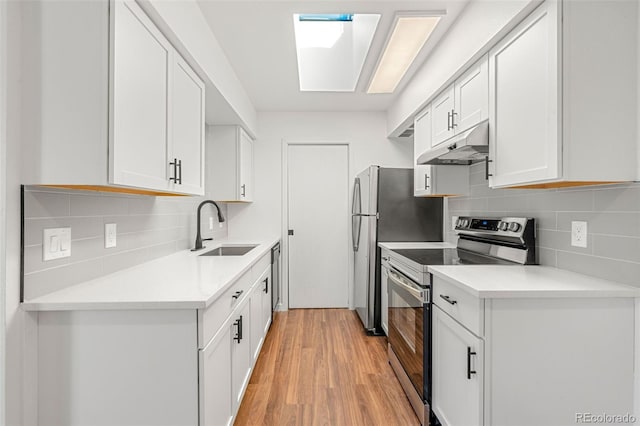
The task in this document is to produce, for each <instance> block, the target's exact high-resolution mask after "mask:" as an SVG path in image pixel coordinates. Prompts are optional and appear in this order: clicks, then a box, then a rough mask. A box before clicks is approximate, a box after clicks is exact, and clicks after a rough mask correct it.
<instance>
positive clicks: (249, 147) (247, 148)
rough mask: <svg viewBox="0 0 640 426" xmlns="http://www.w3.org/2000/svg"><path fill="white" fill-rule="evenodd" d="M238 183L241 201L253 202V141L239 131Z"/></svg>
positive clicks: (243, 132)
mask: <svg viewBox="0 0 640 426" xmlns="http://www.w3.org/2000/svg"><path fill="white" fill-rule="evenodd" d="M239 143H240V160H239V163H238V167H239V181H240V188H239V191H240V197H239V199H240V200H241V201H252V200H253V141H252V140H251V138H249V135H247V134H246V133H245V131H244V130H242V129H240V141H239Z"/></svg>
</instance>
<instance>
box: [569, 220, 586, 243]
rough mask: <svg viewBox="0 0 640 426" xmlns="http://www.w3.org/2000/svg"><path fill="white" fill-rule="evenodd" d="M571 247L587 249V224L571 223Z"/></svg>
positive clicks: (580, 222)
mask: <svg viewBox="0 0 640 426" xmlns="http://www.w3.org/2000/svg"><path fill="white" fill-rule="evenodd" d="M571 245H572V246H574V247H587V222H582V221H572V222H571Z"/></svg>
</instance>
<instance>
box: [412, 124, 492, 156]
mask: <svg viewBox="0 0 640 426" xmlns="http://www.w3.org/2000/svg"><path fill="white" fill-rule="evenodd" d="M488 153H489V120H484V121H482V122H480V123H479V124H477V125H476V126H474V127H472V128H470V129H469V130H465V131H464V132H462V133H460V134H457V135H455V136H453V137H452V138H450V139H449V140H447V141H445V142H443V143H442V144H441V145H440V146H439V147H437V148H433V149H430V150H428V151H426V152H425V153H423V154H422V155H421V156H420V157H418V160H417V161H416V162H417V163H418V164H437V165H454V166H468V165H469V164H472V163H477V162H479V161H484V160H485V157H486V156H487V155H488Z"/></svg>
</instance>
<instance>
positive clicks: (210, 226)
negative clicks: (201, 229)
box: [209, 216, 213, 231]
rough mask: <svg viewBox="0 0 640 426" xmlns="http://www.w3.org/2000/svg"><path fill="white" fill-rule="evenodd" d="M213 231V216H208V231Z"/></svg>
mask: <svg viewBox="0 0 640 426" xmlns="http://www.w3.org/2000/svg"><path fill="white" fill-rule="evenodd" d="M212 230H213V216H209V231H212Z"/></svg>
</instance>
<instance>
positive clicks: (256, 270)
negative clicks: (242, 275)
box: [251, 251, 271, 283]
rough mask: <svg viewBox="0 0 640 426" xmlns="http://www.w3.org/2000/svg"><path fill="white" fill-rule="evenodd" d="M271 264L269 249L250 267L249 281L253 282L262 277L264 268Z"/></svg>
mask: <svg viewBox="0 0 640 426" xmlns="http://www.w3.org/2000/svg"><path fill="white" fill-rule="evenodd" d="M269 265H271V251H269V252H268V253H267V254H265V255H264V256H262V257H261V258H260V259H259V260H258V261H257V262H256V263H254V264H253V266H252V267H251V282H252V283H254V282H256V281H257V280H259V279H260V277H262V274H263V273H264V270H265V269H267V267H268V266H269Z"/></svg>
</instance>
